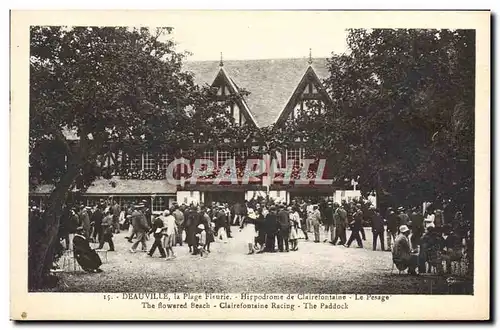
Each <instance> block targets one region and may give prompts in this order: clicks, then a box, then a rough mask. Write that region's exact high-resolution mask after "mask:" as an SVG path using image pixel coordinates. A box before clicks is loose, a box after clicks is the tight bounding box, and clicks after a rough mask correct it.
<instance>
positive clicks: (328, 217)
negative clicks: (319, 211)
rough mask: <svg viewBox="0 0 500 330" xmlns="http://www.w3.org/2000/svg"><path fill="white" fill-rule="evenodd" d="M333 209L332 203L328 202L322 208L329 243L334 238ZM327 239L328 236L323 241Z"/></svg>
mask: <svg viewBox="0 0 500 330" xmlns="http://www.w3.org/2000/svg"><path fill="white" fill-rule="evenodd" d="M334 211H335V210H334V209H333V203H332V202H328V205H327V207H326V208H325V210H324V216H325V233H326V234H328V233H330V243H332V244H333V240H334V239H335V225H334V223H333V212H334ZM326 241H328V238H325V239H324V240H323V242H326Z"/></svg>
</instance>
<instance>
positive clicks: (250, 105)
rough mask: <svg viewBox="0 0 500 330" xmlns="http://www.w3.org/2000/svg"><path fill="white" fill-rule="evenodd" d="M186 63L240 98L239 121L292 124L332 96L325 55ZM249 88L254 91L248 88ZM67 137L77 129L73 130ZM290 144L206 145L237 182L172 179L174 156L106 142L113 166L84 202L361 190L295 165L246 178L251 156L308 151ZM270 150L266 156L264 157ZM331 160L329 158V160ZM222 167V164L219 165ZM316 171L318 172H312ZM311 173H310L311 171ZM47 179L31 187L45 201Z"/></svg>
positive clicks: (313, 195) (159, 205)
mask: <svg viewBox="0 0 500 330" xmlns="http://www.w3.org/2000/svg"><path fill="white" fill-rule="evenodd" d="M185 69H186V70H187V71H190V72H192V73H193V74H194V78H195V82H196V83H197V84H199V85H210V86H211V87H212V88H214V89H217V95H218V96H220V97H222V98H223V97H226V96H229V95H233V96H237V97H236V102H234V104H233V105H231V106H230V108H229V109H228V110H229V111H230V113H231V116H232V117H233V118H234V121H235V123H236V124H238V125H255V126H256V127H266V126H270V125H282V126H283V125H287V124H288V123H289V122H290V121H291V120H293V119H294V118H297V116H300V115H307V114H308V111H313V110H312V109H311V110H310V109H308V104H310V102H324V103H328V102H331V101H330V99H329V96H328V94H327V92H326V90H325V89H324V87H323V84H322V79H324V78H326V77H327V75H328V68H327V60H326V59H312V58H309V59H275V60H237V61H225V62H224V63H223V62H222V61H220V62H218V61H202V62H187V63H185ZM246 92H248V93H249V94H248V95H247V94H246ZM67 138H68V139H75V140H76V137H74V136H71V134H68V136H67ZM288 145H289V147H287V148H284V149H283V150H281V151H280V152H276V153H275V154H273V155H259V154H258V152H256V150H257V149H258V148H255V149H254V148H253V147H250V148H247V147H244V148H241V147H235V146H228V148H219V149H216V148H207V149H206V150H204V151H203V153H202V158H203V159H207V160H210V161H212V162H213V164H214V165H215V169H214V173H218V171H220V170H221V168H223V167H224V164H226V162H227V161H228V160H234V163H235V165H236V169H237V172H238V182H237V183H236V184H235V183H234V182H233V183H224V182H222V184H214V180H215V174H213V175H207V176H206V177H202V178H200V179H198V180H197V181H196V182H195V183H191V182H189V180H188V181H186V182H184V183H183V184H172V183H171V182H169V181H168V180H167V179H166V170H167V167H168V164H169V163H170V162H172V161H173V160H174V158H176V157H177V156H174V155H173V154H168V153H165V154H160V155H158V154H154V153H152V152H150V151H148V150H144V152H142V154H134V155H128V154H127V153H126V152H124V151H121V150H111V148H110V150H109V152H108V153H107V154H106V155H105V157H103V159H102V160H101V162H102V165H103V166H109V165H118V166H114V167H115V168H116V169H115V170H113V172H112V173H109V175H108V176H107V178H99V179H97V180H96V181H95V182H93V183H92V185H91V186H90V187H89V188H88V189H87V191H86V192H85V193H84V194H83V195H82V196H80V198H81V199H82V201H83V202H84V203H85V204H87V205H93V204H95V203H97V202H98V201H99V200H101V199H109V198H110V199H113V200H118V201H119V202H120V203H135V202H137V201H142V200H147V201H148V202H150V203H151V206H152V210H153V211H161V210H163V209H165V208H167V207H169V206H171V205H172V204H173V203H175V202H176V203H178V204H183V203H184V204H191V203H193V204H202V203H204V204H210V203H211V202H212V201H220V202H235V201H240V202H242V201H244V200H250V199H252V198H254V197H259V196H261V197H266V196H269V197H270V198H272V199H274V200H276V201H283V202H289V201H290V200H291V199H294V198H303V199H321V198H331V199H333V200H335V201H340V200H342V199H350V198H352V197H353V196H355V195H356V196H357V195H358V194H359V191H358V192H356V191H354V192H353V191H345V190H346V185H338V183H335V182H333V183H331V184H326V185H325V184H321V185H320V184H314V183H311V184H307V185H297V184H295V181H296V180H297V179H298V173H295V172H294V173H292V174H291V179H290V180H289V181H287V180H283V181H280V180H279V179H278V180H275V181H273V182H270V180H269V178H268V177H266V175H265V174H264V175H261V176H256V177H252V178H251V179H252V180H250V181H249V182H246V181H245V180H242V179H243V177H244V173H243V172H244V171H245V168H244V167H245V164H246V159H248V158H255V157H256V155H257V157H258V158H261V159H262V160H263V161H266V159H267V165H268V166H269V164H270V162H271V159H272V160H276V161H277V163H278V164H281V166H286V165H285V164H287V163H289V162H293V164H294V166H295V167H296V168H298V167H299V165H300V163H301V162H302V160H304V159H306V158H308V155H307V150H306V148H304V146H303V144H302V143H301V141H300V140H297V141H290V143H288ZM266 157H267V158H266ZM329 165H330V166H331V164H329ZM222 170H223V169H222ZM190 171H191V170H190V169H186V168H185V167H183V166H180V167H178V168H176V172H175V174H176V175H177V176H178V177H185V178H189V175H190ZM314 173H315V172H314ZM314 173H311V174H309V173H308V177H310V176H311V178H313V177H314ZM51 189H52V187H51V186H50V185H44V184H36V185H33V189H31V191H30V198H31V202H32V203H35V204H42V207H43V200H44V198H46V197H47V196H48V194H50V192H51Z"/></svg>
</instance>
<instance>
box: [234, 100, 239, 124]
mask: <svg viewBox="0 0 500 330" xmlns="http://www.w3.org/2000/svg"><path fill="white" fill-rule="evenodd" d="M233 119H234V122H235V123H236V124H237V125H239V124H240V108H239V107H238V106H237V105H235V106H233Z"/></svg>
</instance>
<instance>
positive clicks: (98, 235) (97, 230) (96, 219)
mask: <svg viewBox="0 0 500 330" xmlns="http://www.w3.org/2000/svg"><path fill="white" fill-rule="evenodd" d="M103 218H104V214H103V213H102V205H101V204H99V205H97V208H96V210H95V212H94V214H92V222H93V223H94V233H93V234H92V238H93V239H94V241H95V242H101V240H102V235H103V230H102V219H103Z"/></svg>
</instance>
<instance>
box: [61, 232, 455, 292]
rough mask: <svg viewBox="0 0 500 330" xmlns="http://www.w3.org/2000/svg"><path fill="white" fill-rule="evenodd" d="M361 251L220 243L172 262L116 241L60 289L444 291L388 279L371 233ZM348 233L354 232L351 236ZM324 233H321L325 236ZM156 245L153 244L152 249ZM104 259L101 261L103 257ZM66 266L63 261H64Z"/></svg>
mask: <svg viewBox="0 0 500 330" xmlns="http://www.w3.org/2000/svg"><path fill="white" fill-rule="evenodd" d="M365 231H366V234H367V241H365V242H364V244H365V247H364V248H362V249H361V248H357V247H356V243H354V244H353V245H352V246H351V247H350V248H345V247H343V246H332V245H330V244H329V243H313V242H310V241H309V242H308V241H304V240H300V242H299V250H298V251H294V252H289V253H264V254H257V255H246V253H247V246H246V244H245V243H244V242H242V240H241V238H240V239H239V236H238V234H239V232H238V229H237V227H233V236H234V238H232V239H229V242H228V243H227V244H223V243H221V242H215V243H213V244H212V247H211V250H212V253H210V254H209V255H208V256H207V257H200V256H192V255H190V254H189V253H188V247H187V246H183V247H179V246H177V247H176V248H175V252H176V254H177V259H175V260H171V261H167V260H165V259H160V258H158V252H156V253H157V255H156V256H155V257H153V258H151V257H148V256H147V254H146V253H140V252H138V253H135V254H132V253H130V252H129V247H130V244H129V243H128V242H127V240H125V239H124V236H125V234H118V235H115V237H114V242H115V245H116V252H109V253H108V260H107V262H106V261H105V260H103V262H104V264H103V265H102V267H101V268H102V270H103V272H102V273H95V274H87V273H84V272H83V271H81V270H77V271H73V270H72V269H71V267H70V269H69V271H67V272H63V273H60V274H61V279H62V281H61V282H60V285H59V287H58V288H57V289H56V291H67V292H125V291H127V292H146V291H148V292H149V291H154V292H173V291H181V292H233V293H234V292H243V291H249V292H267V293H273V292H276V293H278V292H279V293H348V294H349V293H371V294H377V293H380V294H385V293H387V294H417V293H422V294H429V293H431V291H432V292H433V293H440V292H442V293H444V292H446V286H445V284H444V280H445V279H444V278H439V277H437V276H431V275H425V276H418V277H416V276H408V275H405V274H401V275H399V274H398V272H397V270H395V271H394V273H393V274H391V265H392V264H391V254H390V252H382V251H380V250H379V251H372V249H371V247H372V245H371V243H372V241H371V232H370V229H365ZM348 234H349V232H348ZM323 236H324V233H322V238H323ZM151 244H152V240H150V241H148V246H150V245H151ZM103 259H104V258H103ZM60 263H61V264H62V261H61V262H60Z"/></svg>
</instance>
